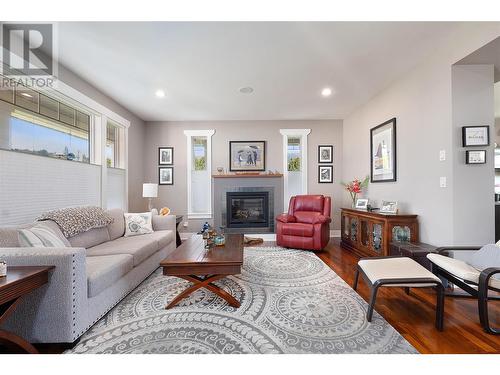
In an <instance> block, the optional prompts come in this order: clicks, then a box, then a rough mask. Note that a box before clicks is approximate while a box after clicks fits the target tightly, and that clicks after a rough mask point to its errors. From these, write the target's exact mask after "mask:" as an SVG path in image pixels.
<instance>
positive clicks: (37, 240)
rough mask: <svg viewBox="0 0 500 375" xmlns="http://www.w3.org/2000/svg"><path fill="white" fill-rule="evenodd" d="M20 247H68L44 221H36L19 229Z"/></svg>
mask: <svg viewBox="0 0 500 375" xmlns="http://www.w3.org/2000/svg"><path fill="white" fill-rule="evenodd" d="M18 236H19V245H20V246H21V247H59V248H62V247H68V246H67V245H66V244H65V243H64V241H63V240H62V239H61V238H59V236H58V235H57V234H56V233H54V232H53V231H52V230H51V229H50V228H48V227H47V225H45V223H38V224H36V225H34V226H32V227H31V228H28V229H19V230H18Z"/></svg>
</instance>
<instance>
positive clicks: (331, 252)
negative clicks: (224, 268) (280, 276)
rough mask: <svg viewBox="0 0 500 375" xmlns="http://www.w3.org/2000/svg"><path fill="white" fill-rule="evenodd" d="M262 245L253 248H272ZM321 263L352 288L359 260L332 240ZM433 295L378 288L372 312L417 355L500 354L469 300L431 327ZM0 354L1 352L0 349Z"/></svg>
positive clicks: (498, 342) (362, 290)
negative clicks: (440, 325) (441, 325)
mask: <svg viewBox="0 0 500 375" xmlns="http://www.w3.org/2000/svg"><path fill="white" fill-rule="evenodd" d="M275 245H276V244H275V243H274V242H264V243H263V244H258V245H255V246H275ZM315 254H316V255H317V256H318V257H319V258H320V259H321V260H323V262H325V263H326V264H327V265H328V266H329V267H330V268H331V269H333V270H334V271H335V273H337V274H338V275H339V276H340V277H341V278H342V279H344V280H345V281H346V282H347V283H348V284H349V285H351V286H352V282H353V279H354V270H355V267H356V264H357V261H358V259H359V257H357V256H356V255H354V254H352V253H351V252H349V251H347V250H344V249H342V248H340V244H339V239H332V240H331V241H330V243H329V244H328V246H327V247H326V249H325V250H323V251H319V252H316V253H315ZM358 293H359V294H360V295H361V296H362V297H363V298H364V300H365V301H367V300H368V288H367V287H366V285H365V284H364V282H363V280H361V279H360V283H359V286H358ZM435 299H436V298H435V295H434V292H433V290H432V289H429V288H420V289H415V288H414V289H412V290H411V293H410V295H406V294H405V292H404V290H403V289H402V288H381V289H380V290H379V293H378V296H377V303H376V306H375V310H376V311H377V312H378V313H379V314H381V315H382V316H383V317H384V318H385V319H386V320H387V321H388V322H389V324H391V325H392V326H393V327H394V328H395V329H396V330H397V331H398V332H399V333H400V334H401V335H403V336H404V338H405V339H406V340H408V341H409V342H410V344H412V345H413V346H414V347H415V348H416V349H417V350H418V351H419V352H420V353H446V354H451V353H497V354H498V353H500V336H494V335H489V334H487V333H485V332H484V331H483V330H482V328H481V326H480V325H479V315H478V313H477V303H476V301H475V300H474V299H471V298H451V297H446V300H445V321H444V331H443V332H439V331H437V330H436V329H435V327H434V318H435ZM489 312H490V318H491V321H492V322H494V324H495V325H496V326H497V327H498V326H500V301H493V302H491V303H490V310H489ZM36 347H37V348H38V349H39V350H40V352H41V353H61V352H62V351H64V347H63V346H61V345H50V344H44V345H36ZM0 352H1V349H0Z"/></svg>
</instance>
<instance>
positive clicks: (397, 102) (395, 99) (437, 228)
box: [343, 23, 500, 245]
mask: <svg viewBox="0 0 500 375" xmlns="http://www.w3.org/2000/svg"><path fill="white" fill-rule="evenodd" d="M499 35H500V26H499V24H497V23H495V24H494V23H467V24H465V25H463V26H462V27H460V28H459V29H458V30H457V31H456V32H455V33H454V34H453V35H451V36H450V38H449V40H448V41H447V43H446V44H445V47H444V48H442V49H440V50H439V51H436V53H435V54H434V55H433V56H431V57H429V58H427V59H426V60H425V61H423V62H422V63H420V64H418V65H417V66H416V67H415V68H414V69H413V70H412V71H410V72H408V73H407V74H405V76H404V77H401V78H400V79H398V80H397V81H395V82H393V83H392V84H391V85H390V86H389V87H388V88H386V89H385V90H383V91H382V92H381V93H379V94H378V95H377V96H376V97H374V98H373V99H371V100H370V101H369V102H368V103H366V104H365V105H363V106H362V107H361V108H358V109H357V110H355V111H354V112H353V113H351V114H350V115H349V116H348V117H347V118H346V119H345V120H344V131H343V142H344V154H343V171H344V173H343V178H344V179H345V180H348V179H351V178H353V177H361V176H364V175H366V174H368V173H369V168H370V167H369V166H370V156H369V150H370V143H369V142H370V128H372V127H374V126H376V125H378V124H380V123H382V122H384V121H386V120H388V119H390V118H392V117H396V118H397V162H398V180H397V182H394V183H378V184H371V185H370V187H369V189H368V194H367V195H368V197H369V198H370V199H372V200H375V201H376V202H380V200H382V199H387V200H397V201H399V202H400V203H401V209H402V211H405V212H411V213H415V214H418V215H419V216H420V218H419V221H420V239H421V240H422V241H424V242H430V243H432V244H435V245H444V244H451V243H458V242H459V239H458V238H457V240H455V236H454V229H455V228H454V216H455V215H454V209H455V207H454V206H455V203H457V204H458V202H455V201H454V192H455V188H456V187H455V184H454V179H453V176H454V172H457V173H461V171H459V170H455V168H454V165H455V164H454V163H455V161H454V159H455V158H456V157H457V155H456V151H457V148H459V147H460V144H457V139H456V132H455V130H456V129H455V128H454V126H453V125H452V71H451V70H452V65H453V64H454V63H456V62H457V61H458V60H460V59H462V58H463V57H465V56H467V55H468V54H470V53H471V52H473V51H475V50H476V49H478V48H479V47H481V46H483V45H485V44H486V43H488V42H489V41H491V40H493V39H495V38H496V37H498V36H499ZM490 124H491V123H490ZM440 150H446V153H447V160H446V161H439V151H440ZM441 176H443V177H447V181H448V187H447V188H440V187H439V178H440V177H441ZM477 184H484V185H487V186H491V184H492V182H491V180H490V179H489V178H488V179H487V180H482V181H477V180H472V179H466V181H464V184H463V186H462V187H461V189H464V190H465V191H468V192H469V194H468V197H467V199H471V200H473V201H476V200H480V201H481V202H486V200H488V201H490V200H492V198H491V196H490V195H488V196H479V197H478V196H477V195H476V194H475V192H476V189H475V186H476V185H477ZM481 204H483V203H481ZM461 215H462V213H461ZM474 219H475V220H474V221H473V222H471V223H469V225H470V227H469V228H468V232H469V233H470V232H475V231H478V232H481V229H480V228H481V227H483V226H484V225H485V223H486V221H488V220H490V215H489V213H485V215H481V216H479V217H474ZM487 225H490V224H487ZM481 233H483V232H481ZM461 240H462V238H461V239H460V241H461ZM476 240H479V238H477V239H476ZM489 240H490V237H485V238H483V239H482V241H481V242H488V241H489Z"/></svg>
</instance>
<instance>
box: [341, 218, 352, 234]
mask: <svg viewBox="0 0 500 375" xmlns="http://www.w3.org/2000/svg"><path fill="white" fill-rule="evenodd" d="M349 221H350V220H349V216H346V215H344V216H342V222H343V223H344V225H343V229H344V230H343V232H342V237H343V238H345V239H349V226H350V225H351V224H350V223H349Z"/></svg>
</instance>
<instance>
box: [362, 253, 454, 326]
mask: <svg viewBox="0 0 500 375" xmlns="http://www.w3.org/2000/svg"><path fill="white" fill-rule="evenodd" d="M360 273H361V276H363V279H364V280H365V282H366V283H367V284H368V286H369V288H370V303H369V306H368V311H367V312H366V319H367V320H368V321H369V322H371V320H372V315H373V307H374V306H375V299H376V297H377V291H378V288H380V287H381V286H387V287H403V288H405V290H406V293H407V294H409V291H410V288H429V287H432V288H436V292H437V293H436V294H437V300H436V328H437V329H438V330H439V331H442V330H443V315H444V287H443V284H442V283H441V280H440V279H439V278H438V277H437V276H436V275H434V274H433V273H432V272H430V271H429V270H428V269H426V268H425V267H423V266H422V265H420V264H418V263H417V262H415V261H414V260H413V259H411V258H407V257H372V258H361V259H360V260H359V262H358V268H357V270H356V275H355V277H354V285H353V288H354V290H356V288H357V287H358V278H359V274H360Z"/></svg>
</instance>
